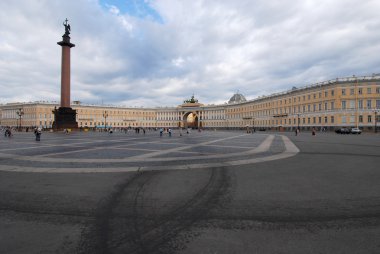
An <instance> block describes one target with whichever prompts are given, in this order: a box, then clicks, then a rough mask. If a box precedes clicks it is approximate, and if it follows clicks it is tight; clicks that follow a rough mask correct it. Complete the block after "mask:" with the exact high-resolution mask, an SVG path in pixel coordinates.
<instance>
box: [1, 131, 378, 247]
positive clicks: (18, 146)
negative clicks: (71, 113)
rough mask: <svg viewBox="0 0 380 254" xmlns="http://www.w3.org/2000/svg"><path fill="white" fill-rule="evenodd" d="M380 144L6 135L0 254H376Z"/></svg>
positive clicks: (366, 138) (326, 136) (280, 137)
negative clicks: (9, 136) (35, 138)
mask: <svg viewBox="0 0 380 254" xmlns="http://www.w3.org/2000/svg"><path fill="white" fill-rule="evenodd" d="M379 148H380V135H375V134H372V133H363V134H362V135H338V134H335V133H317V135H316V136H312V135H311V133H306V132H305V133H301V134H300V135H299V136H294V134H293V133H266V132H256V133H253V134H247V133H244V132H234V131H229V132H226V131H203V132H200V133H199V132H191V133H190V134H186V133H185V134H183V135H182V136H180V135H179V133H177V132H174V133H173V136H172V137H169V136H168V135H167V134H166V135H164V136H163V137H161V138H160V137H159V133H158V132H154V131H152V132H147V133H146V134H145V135H143V134H142V133H140V134H135V133H128V134H125V133H118V132H114V133H113V134H108V133H99V132H76V133H70V134H69V135H66V134H63V133H43V134H42V137H41V141H40V142H37V141H35V140H34V136H33V134H32V133H15V134H14V136H13V137H12V138H4V137H1V139H0V253H223V254H224V253H380V241H379V240H378V239H380V184H379V183H380V170H379V168H380V167H379V165H380V149H379Z"/></svg>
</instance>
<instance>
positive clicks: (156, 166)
mask: <svg viewBox="0 0 380 254" xmlns="http://www.w3.org/2000/svg"><path fill="white" fill-rule="evenodd" d="M298 152H299V150H298V148H297V147H296V146H295V145H294V144H293V143H292V142H291V141H290V140H289V139H288V138H287V137H286V136H283V135H275V134H266V133H254V134H246V133H242V132H222V131H203V132H192V133H190V134H183V135H182V136H180V135H179V133H176V132H174V133H173V135H172V136H171V137H169V136H168V134H165V135H164V136H163V137H159V133H158V132H157V131H151V132H147V133H146V134H145V135H144V134H142V133H140V134H135V133H134V132H133V133H132V132H128V133H127V134H125V133H121V132H116V133H113V134H108V133H99V132H77V133H71V134H69V135H65V134H63V133H43V135H42V138H41V141H40V142H37V141H35V140H34V136H33V133H15V135H14V136H13V137H12V138H9V139H8V138H2V142H1V143H0V170H6V171H22V172H48V173H90V172H127V171H146V170H172V169H193V168H210V167H223V166H234V165H243V164H253V163H258V162H264V161H271V160H278V159H283V158H287V157H290V156H294V155H296V154H297V153H298Z"/></svg>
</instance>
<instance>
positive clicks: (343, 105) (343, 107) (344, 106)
mask: <svg viewBox="0 0 380 254" xmlns="http://www.w3.org/2000/svg"><path fill="white" fill-rule="evenodd" d="M342 109H346V101H342Z"/></svg>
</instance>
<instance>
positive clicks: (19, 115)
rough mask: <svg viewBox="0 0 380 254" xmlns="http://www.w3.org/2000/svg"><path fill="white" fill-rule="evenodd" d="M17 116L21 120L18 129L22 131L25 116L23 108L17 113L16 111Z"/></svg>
mask: <svg viewBox="0 0 380 254" xmlns="http://www.w3.org/2000/svg"><path fill="white" fill-rule="evenodd" d="M16 114H17V115H18V117H19V118H20V125H19V127H18V131H20V130H21V117H22V116H23V115H24V110H23V109H22V108H19V109H18V110H17V111H16Z"/></svg>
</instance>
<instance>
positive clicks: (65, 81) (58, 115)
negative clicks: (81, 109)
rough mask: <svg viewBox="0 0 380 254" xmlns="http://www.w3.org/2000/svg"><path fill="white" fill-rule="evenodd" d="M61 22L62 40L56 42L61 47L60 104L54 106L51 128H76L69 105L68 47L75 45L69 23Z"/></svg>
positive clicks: (74, 116)
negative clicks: (63, 28) (63, 32)
mask: <svg viewBox="0 0 380 254" xmlns="http://www.w3.org/2000/svg"><path fill="white" fill-rule="evenodd" d="M67 21H68V20H67V19H66V20H65V23H63V25H64V27H65V34H64V35H62V41H60V42H57V44H58V45H60V46H61V47H62V65H61V104H60V107H59V108H58V109H57V108H55V109H54V111H53V113H54V123H53V129H55V130H61V129H76V128H78V123H77V122H76V114H77V113H76V110H74V109H72V108H71V105H70V49H71V48H72V47H75V45H74V44H72V43H71V42H70V36H69V34H70V31H71V28H70V25H69V24H68V23H67Z"/></svg>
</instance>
